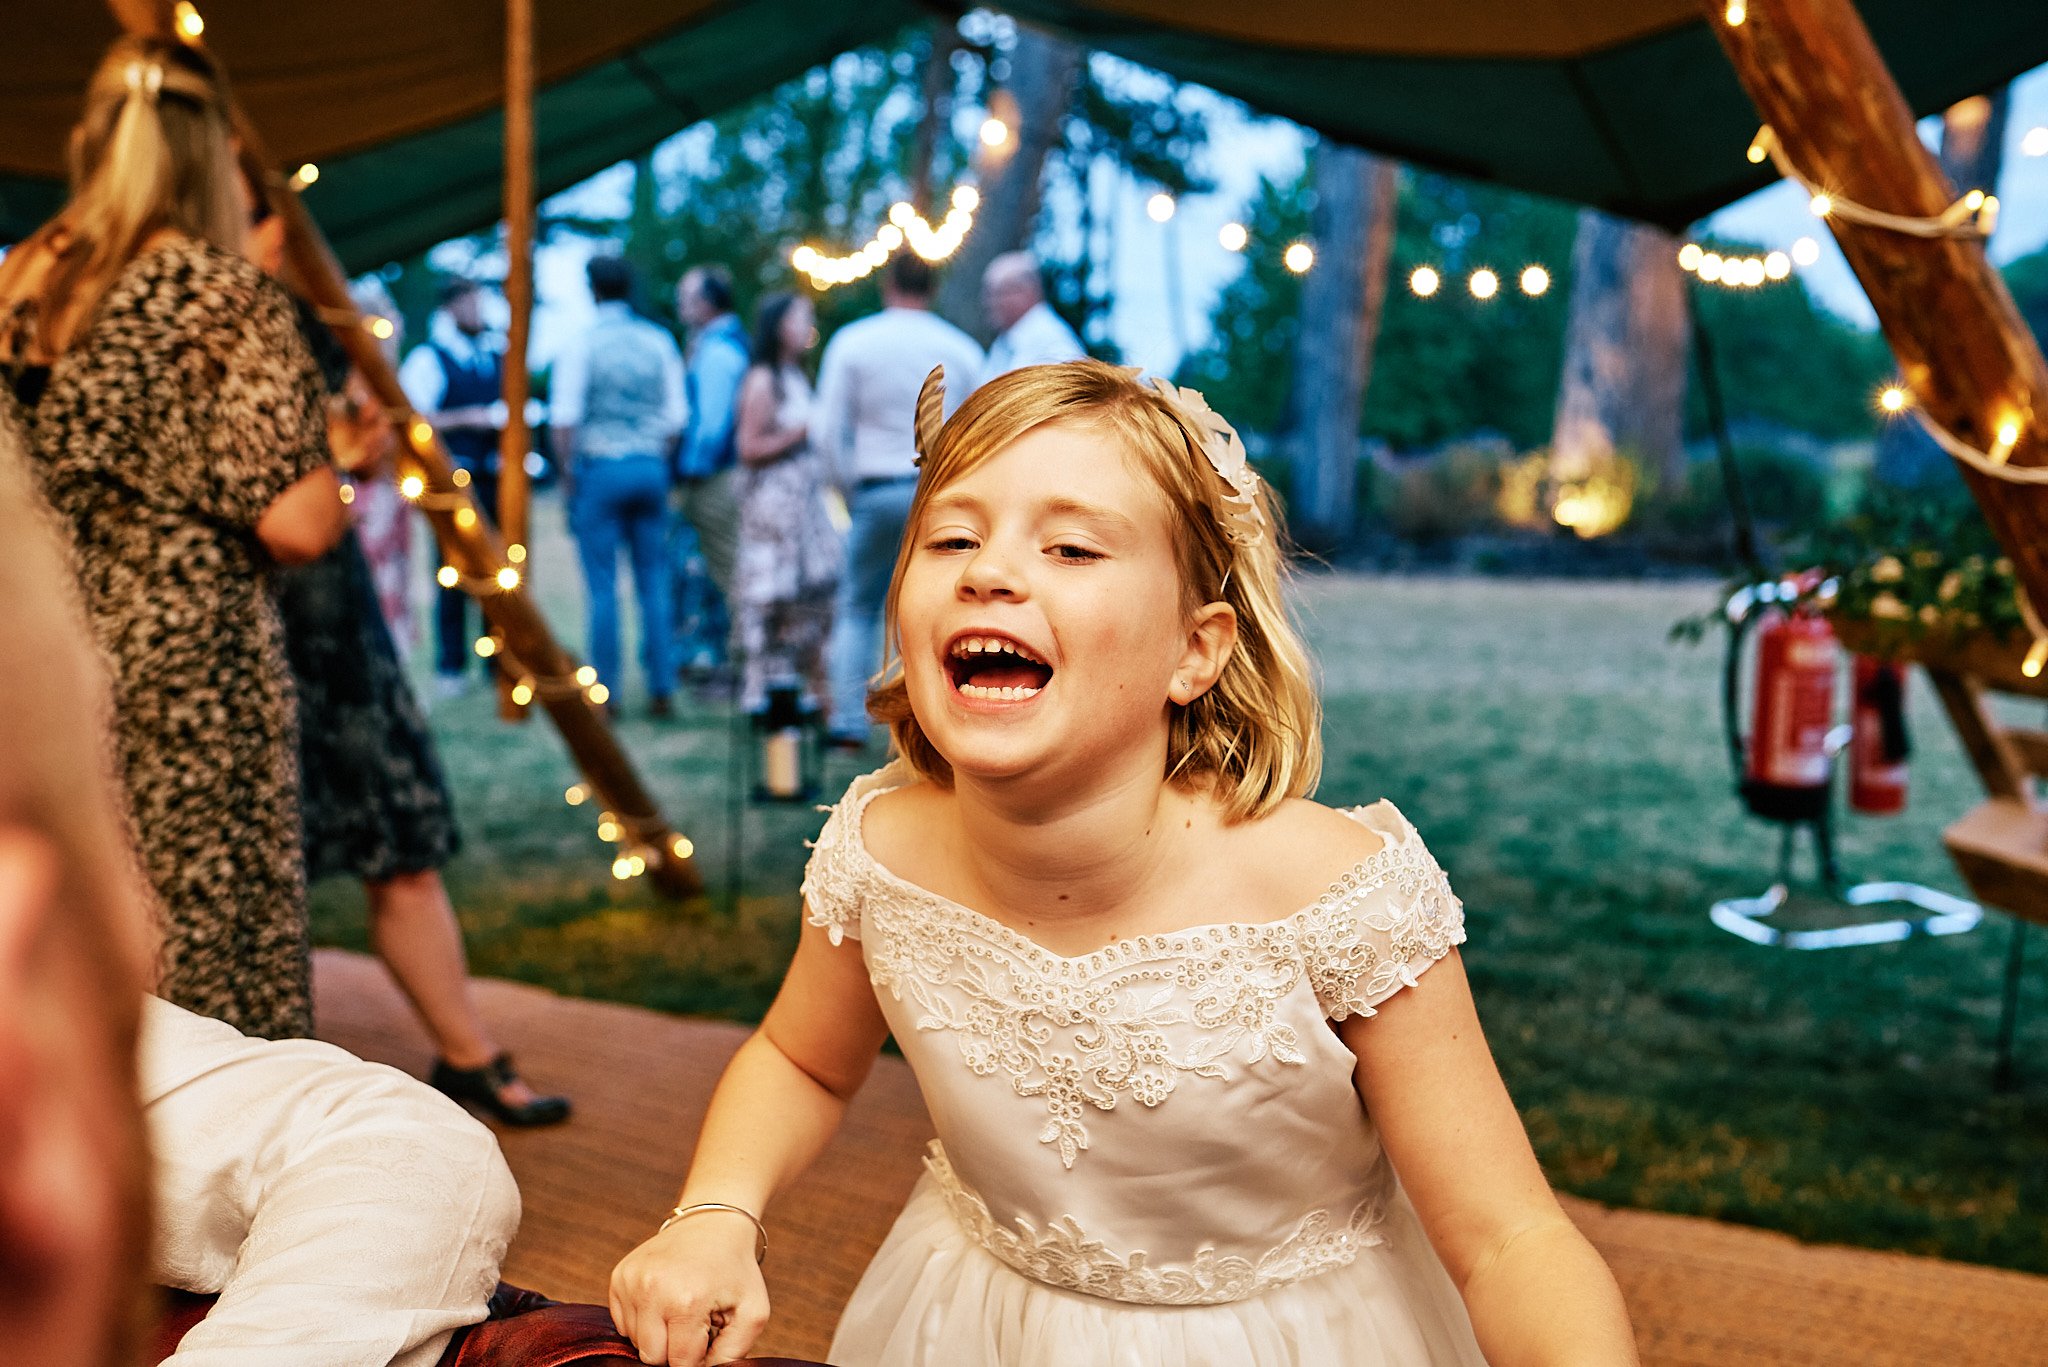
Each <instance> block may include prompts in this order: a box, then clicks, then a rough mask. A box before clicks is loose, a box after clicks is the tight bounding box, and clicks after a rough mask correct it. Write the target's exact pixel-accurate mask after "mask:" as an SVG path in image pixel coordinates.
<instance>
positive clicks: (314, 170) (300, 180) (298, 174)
mask: <svg viewBox="0 0 2048 1367" xmlns="http://www.w3.org/2000/svg"><path fill="white" fill-rule="evenodd" d="M318 179H320V168H319V167H318V166H315V165H314V164H313V163H312V162H310V161H308V162H302V163H300V165H299V169H298V170H296V171H294V172H292V182H291V183H292V188H293V189H294V190H303V189H305V188H306V187H307V186H308V185H311V184H312V183H313V182H314V181H316V180H318Z"/></svg>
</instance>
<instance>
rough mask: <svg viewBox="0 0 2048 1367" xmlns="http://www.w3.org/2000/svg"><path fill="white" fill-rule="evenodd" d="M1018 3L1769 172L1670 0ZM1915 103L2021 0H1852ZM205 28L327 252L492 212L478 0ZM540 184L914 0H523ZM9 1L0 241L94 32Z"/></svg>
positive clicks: (1961, 72)
mask: <svg viewBox="0 0 2048 1367" xmlns="http://www.w3.org/2000/svg"><path fill="white" fill-rule="evenodd" d="M1003 8H1005V9H1007V10H1009V11H1010V12H1012V13H1014V14H1016V15H1017V16H1018V17H1020V18H1023V19H1027V20H1030V21H1034V22H1038V23H1042V24H1045V25H1047V26H1049V27H1052V28H1055V29H1058V30H1060V31H1063V32H1066V33H1069V34H1072V35H1074V36H1075V37H1077V38H1079V39H1081V40H1082V41H1085V42H1087V43H1090V44H1093V45H1095V46H1099V47H1102V48H1104V49H1107V50H1109V51H1113V52H1117V53H1120V54H1122V55H1124V56H1127V57H1130V58H1132V59H1134V60H1136V61H1139V62H1143V63H1145V64H1147V65H1150V66H1155V67H1158V68H1159V69H1161V70H1164V71H1167V72H1170V73H1173V74H1175V75H1177V76H1181V77H1184V78H1186V79H1189V80H1194V81H1199V82H1202V83H1203V84H1206V85H1209V86H1212V87H1214V88H1216V89H1218V90H1221V91H1224V92H1226V93H1228V94H1232V95H1236V96H1239V97H1241V98H1243V99H1245V100H1246V101H1247V102H1249V103H1251V104H1253V105H1254V106H1256V107H1258V108H1261V109H1264V110H1266V111H1268V112H1271V113H1276V114H1283V115H1286V116H1288V117H1290V118H1294V119H1298V120H1300V121H1302V122H1304V123H1307V124H1310V125H1312V126H1315V127H1318V128H1321V129H1323V130H1325V131H1327V132H1330V133H1332V134H1334V135H1336V136H1339V137H1342V138H1345V139H1347V140H1349V141H1353V142H1356V143H1359V144H1361V145H1363V146H1366V147H1370V148H1374V149H1376V150H1379V151H1384V152H1387V153H1391V154H1393V155H1396V156H1400V157H1403V158H1405V159H1408V160H1411V161H1415V162H1417V163H1421V164H1425V165H1431V166H1436V167H1440V168H1443V169H1446V170H1451V171H1456V172H1460V173H1462V174H1467V175H1472V176H1478V177H1481V178H1484V179H1489V180H1495V181H1499V182H1502V183H1505V184H1508V185H1513V186H1516V187H1518V188H1521V189H1525V190H1531V191H1535V192H1538V193H1543V194H1550V195H1557V196H1561V197H1564V198H1567V199H1573V200H1578V201H1581V202H1584V203H1590V204H1596V205H1599V206H1601V207H1604V208H1608V209H1612V210H1614V211H1616V212H1620V213H1624V214H1630V215H1634V216H1637V217H1641V218H1645V219H1649V220H1651V221H1654V222H1660V223H1664V224H1666V225H1668V226H1672V227H1677V226H1680V225H1683V224H1684V223H1686V222H1689V221H1690V220H1692V219H1694V218H1696V217H1698V216H1699V215H1700V214H1702V213H1705V212H1706V211H1708V210H1710V209H1713V208H1716V207H1718V206H1719V205H1721V204H1724V203H1726V202H1728V201H1729V200H1731V199H1734V198H1736V197H1738V196H1740V195H1742V194H1744V193H1746V192H1748V191H1749V190H1751V189H1754V188H1756V187H1757V186H1759V185H1761V184H1763V183H1765V181H1766V180H1768V179H1769V173H1768V171H1767V170H1765V169H1762V168H1758V167H1755V166H1752V165H1750V164H1749V163H1748V162H1747V161H1746V160H1745V159H1744V157H1743V150H1744V148H1745V147H1746V146H1747V144H1748V141H1749V137H1750V134H1751V133H1752V132H1753V131H1754V127H1755V123H1756V115H1755V113H1754V111H1753V110H1752V109H1751V107H1750V105H1749V102H1748V100H1747V99H1746V98H1745V97H1744V95H1743V93H1742V90H1741V88H1740V86H1739V85H1738V84H1737V82H1736V79H1735V76H1734V73H1733V71H1732V70H1731V69H1730V68H1729V66H1728V64H1727V62H1726V60H1725V59H1724V58H1723V56H1722V54H1721V51H1720V48H1719V45H1718V43H1717V42H1716V40H1715V38H1714V35H1713V34H1712V33H1711V32H1709V31H1708V29H1707V26H1706V23H1705V21H1704V20H1703V19H1702V18H1701V17H1700V13H1699V11H1698V10H1697V9H1696V8H1695V6H1694V5H1693V4H1692V3H1690V0H1454V2H1453V3H1445V0H1376V2H1375V3H1372V4H1330V3H1328V0H1261V2H1260V3H1258V4H1247V3H1245V0H1008V3H1006V4H1005V5H1004V6H1003ZM1859 8H1860V9H1861V11H1862V13H1863V15H1864V18H1865V20H1866V22H1867V23H1868V25H1869V27H1870V29H1871V32H1872V34H1873V36H1874V37H1875V38H1876V40H1877V42H1878V45H1879V46H1880V48H1882V50H1883V51H1884V54H1885V57H1886V59H1887V61H1888V62H1889V63H1890V64H1891V67H1892V70H1893V72H1894V73H1895V74H1896V76H1897V77H1898V80H1899V83H1900V85H1901V87H1902V88H1903V89H1904V91H1905V93H1906V96H1907V98H1908V99H1909V100H1910V101H1911V102H1912V104H1913V106H1914V108H1915V109H1916V110H1917V111H1919V112H1922V113H1928V112H1933V111H1935V110H1938V109H1941V108H1943V107H1944V106H1946V105H1948V104H1950V103H1952V102H1953V101H1955V100H1957V99H1960V98H1962V97H1964V96H1966V95H1969V94H1973V93H1975V92H1977V91H1980V90H1983V89H1986V88H1988V87H1990V86H1993V85H1996V84H1998V83H1999V82H2001V81H2004V80H2007V79H2010V78H2011V77H2013V76H2015V75H2017V74H2019V73H2020V72H2022V71H2025V70H2027V69H2028V68H2030V67H2032V66H2034V65H2037V64H2039V63H2040V62H2041V61H2043V60H2044V59H2048V4H2044V3H2042V0H1950V3H1947V4H1944V5H1931V4H1928V3H1926V0H1861V4H1860V5H1859ZM201 9H202V12H203V13H204V15H205V16H206V19H207V24H208V30H207V37H208V41H209V42H210V43H212V44H213V45H214V47H215V48H216V50H217V51H219V52H220V53H221V55H222V56H223V58H224V59H225V61H226V62H227V63H228V66H229V69H230V71H231V72H232V73H233V75H234V78H235V81H236V86H237V90H238V92H239V94H240V97H241V98H242V100H243V101H244V103H245V104H246V105H247V106H248V108H249V111H250V113H251V115H252V116H253V117H254V119H255V120H256V122H257V124H258V126H259V127H261V128H262V129H263V130H264V131H265V135H266V137H267V138H268V139H269V141H270V142H271V144H272V146H273V147H274V148H275V149H276V151H277V154H278V155H279V156H281V157H283V158H285V159H286V160H287V161H288V162H291V163H296V162H299V161H313V162H317V163H318V164H319V165H320V168H321V173H322V174H321V178H320V181H319V183H318V184H316V185H314V186H313V187H312V188H311V189H310V190H309V191H308V192H307V202H308V204H309V206H310V207H311V208H312V209H313V211H314V213H315V214H316V215H317V216H318V217H319V219H320V221H321V223H322V225H323V227H324V228H325V229H326V231H327V233H328V235H329V237H330V239H331V240H332V241H333V243H334V245H335V248H336V250H337V251H338V252H339V253H340V255H341V257H342V259H343V261H344V262H345V263H346V264H347V265H348V266H349V267H350V268H351V269H362V268H365V267H368V266H371V265H375V264H377V263H380V262H382V261H386V260H389V259H392V258H393V257H397V256H401V255H404V254H407V253H409V252H412V251H416V250H418V249H419V248H421V247H424V246H426V245H428V244H430V243H433V242H435V241H438V240H440V239H442V238H444V237H448V236H451V235H453V234H456V233H460V232H464V231H467V230H470V229H473V228H477V227H480V226H483V225H484V224H487V223H489V222H491V221H492V220H493V219H495V218H496V216H497V214H498V209H499V189H498V175H499V166H500V160H499V147H498V137H499V115H498V112H497V106H498V104H499V102H500V100H501V98H502V89H503V86H502V78H503V68H502V57H501V50H500V41H501V36H500V35H501V31H502V30H501V25H502V6H501V3H500V0H355V2H354V3H352V4H349V5H301V4H278V3H275V2H274V0H206V3H204V4H202V6H201ZM536 9H537V16H536V22H537V32H536V77H537V84H538V86H539V89H540V94H539V96H538V99H537V101H536V119H537V124H538V132H539V147H538V161H539V177H538V183H539V187H540V189H541V191H542V192H543V193H548V192H552V191H554V190H558V189H561V188H563V187H566V186H568V185H571V184H574V183H575V182H576V181H578V180H580V179H582V178H583V177H584V176H587V175H589V174H591V173H592V172H594V171H597V170H599V169H601V168H602V167H604V166H607V165H609V164H611V163H612V162H614V161H617V160H619V159H621V158H623V157H626V156H630V155H633V154H635V153H637V152H640V151H643V150H645V149H646V148H648V147H650V146H652V145H653V144H654V143H656V142H658V141H659V140H660V139H661V138H663V137H665V136H667V135H668V134H670V133H672V132H674V131H676V130H677V129H679V128H682V127H684V126H685V125H687V124H689V123H691V122H694V121H695V120H697V119H699V118H702V117H704V116H706V115H708V114H713V113H716V112H718V111H719V110H721V109H724V108H727V107H729V106H731V105H733V104H736V103H738V102H740V101H742V100H744V99H746V98H748V97H750V96H753V95H756V94H759V93H761V92H763V91H765V90H767V89H769V88H771V87H772V86H774V85H775V84H776V83H778V82H780V81H782V80H784V79H787V78H788V77H790V76H793V75H795V74H797V73H798V72H800V71H802V70H804V69H805V68H806V67H808V66H811V65H813V64H815V63H816V62H819V61H822V60H824V59H825V58H827V57H829V56H831V55H832V54H834V53H837V52H840V51H844V50H845V49H847V48H850V47H855V46H859V45H861V44H863V43H868V42H874V41H879V40H881V39H884V38H886V37H888V36H889V35H890V34H892V33H894V32H895V31H897V30H898V29H900V28H901V27H902V26H903V25H905V24H907V23H910V22H914V21H915V20H917V19H919V18H920V17H922V16H923V15H925V14H927V13H930V12H932V11H931V10H930V9H929V8H927V7H924V6H920V5H919V4H917V3H915V0H857V2H856V3H852V4H848V3H844V2H843V0H605V3H603V4H601V5H597V4H590V3H587V0H539V2H538V4H537V6H536ZM114 31H115V30H114V23H113V20H112V19H111V17H109V14H108V12H107V11H106V9H105V8H104V7H103V6H102V5H101V4H100V3H98V2H97V0H53V2H52V3H48V4H42V5H34V6H24V7H22V12H21V13H19V14H17V15H15V16H13V17H12V18H11V20H10V24H9V38H10V40H11V41H10V42H9V43H8V45H7V46H6V47H5V49H4V50H0V129H4V130H5V133H6V136H5V137H4V138H0V240H7V239H12V238H14V237H17V236H19V235H20V234H22V233H24V232H26V231H27V230H29V229H30V228H32V227H33V226H34V225H35V224H36V223H38V222H40V221H41V220H42V219H43V218H44V217H45V216H47V214H48V213H49V212H50V211H51V210H52V209H53V208H54V207H55V205H56V204H57V202H58V200H59V197H60V195H61V177H62V164H63V141H64V134H65V131H66V129H67V128H68V127H69V125H70V122H71V120H72V119H73V118H74V117H75V115H76V110H77V101H78V97H79V92H80V91H81V90H82V89H83V87H84V83H85V79H86V75H87V73H88V72H89V70H90V68H91V65H92V63H93V61H94V59H95V58H96V57H97V55H98V53H99V51H100V50H101V49H102V47H103V46H104V45H105V43H106V42H107V41H108V40H109V39H110V38H111V37H112V36H113V34H114Z"/></svg>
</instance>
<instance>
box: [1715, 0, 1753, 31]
mask: <svg viewBox="0 0 2048 1367" xmlns="http://www.w3.org/2000/svg"><path fill="white" fill-rule="evenodd" d="M1721 17H1722V18H1723V19H1726V20H1727V21H1728V27H1729V28H1741V27H1742V22H1743V20H1745V19H1747V18H1749V6H1748V5H1746V4H1744V3H1743V0H1728V8H1727V9H1725V10H1723V11H1722V12H1721Z"/></svg>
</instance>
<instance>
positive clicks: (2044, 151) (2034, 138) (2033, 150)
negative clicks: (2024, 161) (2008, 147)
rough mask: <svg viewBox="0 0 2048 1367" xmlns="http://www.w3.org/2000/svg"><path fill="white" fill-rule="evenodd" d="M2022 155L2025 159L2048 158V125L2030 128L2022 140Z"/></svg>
mask: <svg viewBox="0 0 2048 1367" xmlns="http://www.w3.org/2000/svg"><path fill="white" fill-rule="evenodd" d="M2020 155H2021V156H2023V157H2048V124H2043V125H2042V126H2041V127H2039V128H2029V129H2028V130H2027V134H2026V136H2025V137H2023V138H2021V139H2020Z"/></svg>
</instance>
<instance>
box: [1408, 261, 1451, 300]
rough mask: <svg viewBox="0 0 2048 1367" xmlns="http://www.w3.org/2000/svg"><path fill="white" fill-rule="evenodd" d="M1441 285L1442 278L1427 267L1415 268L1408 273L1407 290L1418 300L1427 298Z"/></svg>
mask: <svg viewBox="0 0 2048 1367" xmlns="http://www.w3.org/2000/svg"><path fill="white" fill-rule="evenodd" d="M1443 283H1444V279H1443V277H1442V276H1440V275H1438V274H1437V273H1436V272H1435V271H1434V270H1433V269H1431V268H1430V267H1428V266H1417V267H1416V268H1415V269H1414V270H1412V271H1410V272H1409V273H1408V289H1409V291H1410V292H1411V293H1413V294H1414V295H1415V297H1416V298H1418V299H1427V298H1429V297H1430V296H1431V295H1433V294H1435V293H1436V292H1437V290H1438V289H1440V288H1441V287H1442V286H1443Z"/></svg>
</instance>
